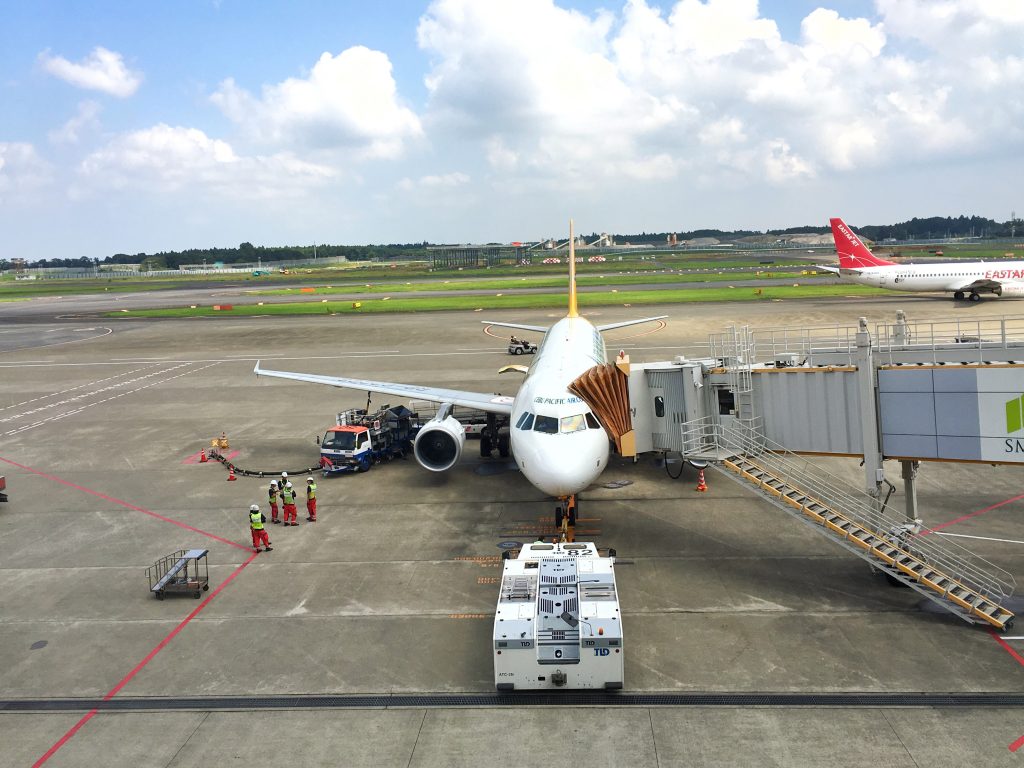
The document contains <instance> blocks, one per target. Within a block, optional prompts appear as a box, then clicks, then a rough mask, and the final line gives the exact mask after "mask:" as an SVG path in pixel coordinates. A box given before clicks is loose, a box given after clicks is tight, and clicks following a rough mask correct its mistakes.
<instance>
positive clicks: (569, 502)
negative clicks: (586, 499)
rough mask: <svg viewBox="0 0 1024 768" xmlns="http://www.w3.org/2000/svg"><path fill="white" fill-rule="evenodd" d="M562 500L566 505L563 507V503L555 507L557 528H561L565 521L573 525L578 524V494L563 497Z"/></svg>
mask: <svg viewBox="0 0 1024 768" xmlns="http://www.w3.org/2000/svg"><path fill="white" fill-rule="evenodd" d="M561 501H563V502H564V503H565V507H564V508H563V507H562V505H561V504H559V505H558V506H557V507H555V528H561V527H562V522H563V521H565V522H566V523H568V524H569V525H571V526H572V525H576V512H577V510H578V509H579V502H578V501H577V499H576V494H573V495H572V496H568V497H566V498H564V499H561Z"/></svg>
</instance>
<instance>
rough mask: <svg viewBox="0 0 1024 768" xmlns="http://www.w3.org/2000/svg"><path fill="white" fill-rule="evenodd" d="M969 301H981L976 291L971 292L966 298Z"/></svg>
mask: <svg viewBox="0 0 1024 768" xmlns="http://www.w3.org/2000/svg"><path fill="white" fill-rule="evenodd" d="M968 298H969V299H970V300H971V301H981V296H979V295H978V293H977V292H976V291H971V295H970V296H969V297H968Z"/></svg>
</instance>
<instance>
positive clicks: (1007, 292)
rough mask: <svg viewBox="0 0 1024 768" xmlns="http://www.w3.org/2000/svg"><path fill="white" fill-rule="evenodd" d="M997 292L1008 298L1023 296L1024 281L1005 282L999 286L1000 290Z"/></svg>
mask: <svg viewBox="0 0 1024 768" xmlns="http://www.w3.org/2000/svg"><path fill="white" fill-rule="evenodd" d="M996 293H997V294H998V295H999V296H1001V297H1004V298H1007V299H1008V298H1010V297H1013V298H1015V299H1019V298H1020V297H1021V296H1024V283H1018V282H1013V283H1003V284H1002V285H1000V286H999V290H997V291H996Z"/></svg>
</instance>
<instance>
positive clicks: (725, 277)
mask: <svg viewBox="0 0 1024 768" xmlns="http://www.w3.org/2000/svg"><path fill="white" fill-rule="evenodd" d="M814 274H817V273H814ZM799 277H800V275H799V274H796V275H794V273H792V272H747V273H742V274H737V273H735V272H732V273H727V274H719V273H714V272H711V273H709V272H704V273H696V274H695V273H679V272H669V273H664V272H658V273H652V274H625V275H623V274H608V275H580V276H579V277H577V279H576V284H577V285H580V286H600V285H608V286H611V285H651V284H659V283H673V284H675V283H715V282H728V281H730V280H741V279H742V280H769V279H774V278H790V279H796V278H799ZM565 285H566V277H565V275H559V276H552V277H522V278H519V279H518V280H515V279H511V278H508V279H504V280H502V279H498V280H473V279H471V278H462V279H459V278H451V279H444V280H441V279H440V278H439V279H438V280H434V281H431V282H419V283H412V282H406V283H396V282H384V283H378V284H372V283H371V284H364V285H348V286H315V287H312V286H310V287H306V288H270V289H266V290H260V289H257V290H254V291H250V292H249V293H251V294H252V295H254V296H302V295H306V294H313V295H319V294H334V293H341V292H343V293H350V294H364V293H365V294H376V293H407V292H410V291H442V290H460V291H501V290H514V289H517V288H564V287H565Z"/></svg>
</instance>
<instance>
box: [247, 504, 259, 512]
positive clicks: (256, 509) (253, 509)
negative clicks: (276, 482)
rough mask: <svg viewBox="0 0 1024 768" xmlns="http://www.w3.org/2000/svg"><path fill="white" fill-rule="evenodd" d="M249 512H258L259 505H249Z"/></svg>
mask: <svg viewBox="0 0 1024 768" xmlns="http://www.w3.org/2000/svg"><path fill="white" fill-rule="evenodd" d="M249 511H250V512H259V511H260V505H259V504H250V505H249Z"/></svg>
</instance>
